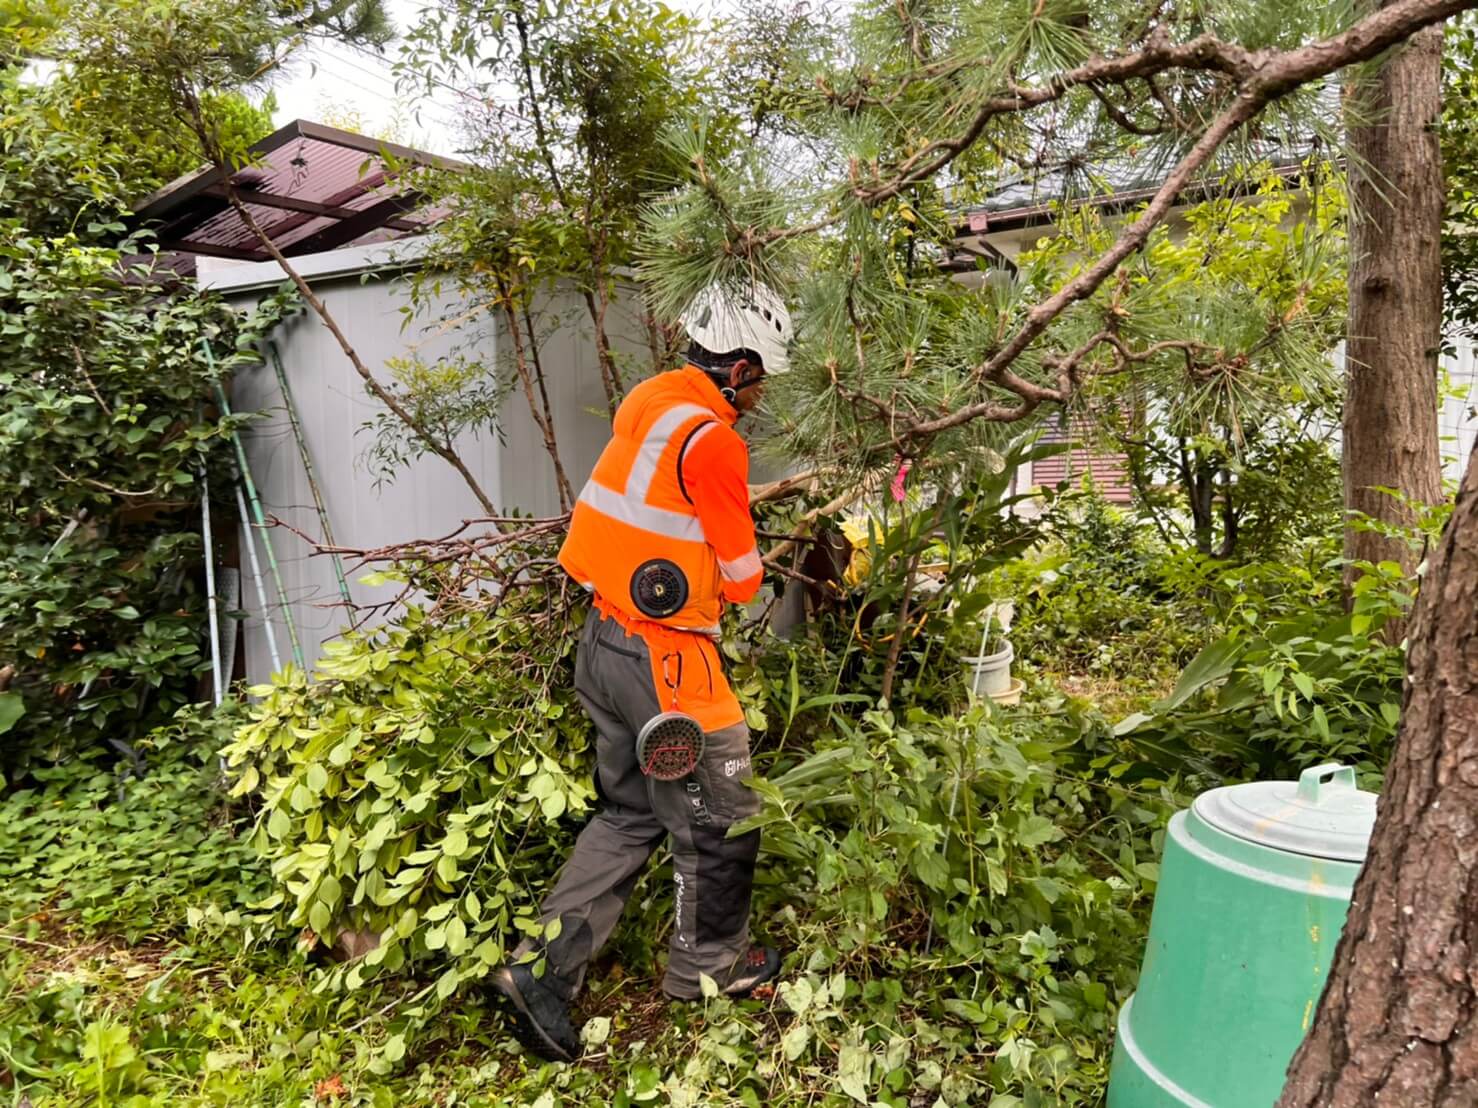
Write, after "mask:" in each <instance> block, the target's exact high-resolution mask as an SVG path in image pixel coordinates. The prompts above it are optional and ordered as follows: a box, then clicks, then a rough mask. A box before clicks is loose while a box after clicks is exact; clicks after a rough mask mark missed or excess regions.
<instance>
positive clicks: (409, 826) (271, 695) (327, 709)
mask: <svg viewBox="0 0 1478 1108" xmlns="http://www.w3.org/2000/svg"><path fill="white" fill-rule="evenodd" d="M564 614H565V613H563V612H556V611H555V610H554V609H553V596H552V595H551V594H546V593H545V592H544V591H543V590H540V589H532V590H529V591H528V592H525V593H520V594H519V595H518V596H517V597H516V598H515V599H511V600H509V601H506V602H505V604H504V605H503V607H502V608H500V609H499V610H498V612H497V613H496V614H491V615H490V614H485V613H471V614H464V615H458V616H453V617H450V618H441V619H432V618H430V617H429V616H428V615H427V614H426V613H425V612H424V611H422V610H420V609H417V608H411V609H409V610H408V611H407V612H406V613H405V614H404V615H403V616H402V617H401V618H400V619H399V620H398V621H397V622H396V624H395V625H393V626H391V627H388V628H385V629H382V630H379V631H376V632H373V633H371V634H365V635H355V636H351V637H349V638H348V639H347V640H346V641H345V642H343V643H339V644H334V645H331V646H330V647H329V648H328V651H329V657H328V659H327V660H326V661H324V662H322V663H320V665H319V674H320V676H321V678H322V680H321V681H319V682H318V683H316V684H310V683H309V682H308V681H307V679H306V678H305V677H304V675H303V674H302V673H301V672H297V671H291V670H290V671H288V672H286V673H284V674H281V675H279V676H278V677H277V678H275V679H274V684H273V685H272V686H271V688H270V689H263V690H260V691H262V692H263V693H265V698H264V699H263V700H262V701H261V703H260V704H258V705H257V706H256V707H254V708H253V710H252V719H251V721H250V722H249V723H248V724H246V726H244V727H243V728H242V729H241V730H240V732H239V733H238V734H237V736H236V739H235V741H234V742H233V743H231V744H230V745H229V746H228V747H226V749H225V752H224V753H225V756H226V758H227V761H228V765H229V767H230V770H231V772H232V773H233V775H234V777H235V787H234V789H233V792H234V794H235V795H238V796H240V795H250V796H255V797H258V798H259V799H260V803H261V810H260V815H259V819H258V826H257V829H256V831H255V833H254V836H253V842H254V843H255V844H256V846H257V847H258V849H259V850H261V851H262V853H263V854H264V855H265V856H266V857H267V858H268V859H270V861H271V867H272V874H273V877H274V878H275V879H276V882H277V885H278V891H277V892H275V893H274V894H273V895H272V896H271V897H270V898H269V899H268V900H267V901H265V902H264V903H263V905H262V906H261V907H263V908H264V909H268V910H271V911H272V912H273V919H274V920H275V921H276V922H277V923H279V924H281V925H284V926H292V927H309V928H311V929H312V930H313V931H314V932H315V933H317V934H318V935H320V936H322V937H323V938H324V939H326V940H331V939H333V938H334V937H335V936H337V935H338V934H339V933H340V932H343V931H357V932H370V933H373V934H375V935H379V936H381V939H382V941H381V944H380V945H379V946H378V947H377V948H376V949H375V950H374V951H373V952H372V953H370V954H369V955H368V956H367V957H366V958H365V959H364V960H363V962H362V963H355V964H354V966H353V967H351V968H350V969H349V970H348V971H347V972H348V983H349V984H350V985H351V986H353V985H357V984H359V983H360V982H361V981H362V980H363V979H364V978H365V976H366V975H367V974H368V973H371V972H372V969H373V967H376V966H383V967H384V968H385V969H387V970H392V971H393V970H396V969H399V968H400V967H401V966H403V965H404V964H405V963H406V962H408V961H410V960H416V959H431V960H446V961H448V962H449V963H450V965H449V966H448V968H447V969H446V971H445V973H444V974H443V976H442V977H441V978H440V983H439V989H438V992H439V993H440V995H442V996H446V995H449V994H450V992H451V991H452V990H453V989H455V988H456V986H457V984H458V983H459V982H460V981H461V980H463V979H465V978H468V977H476V976H480V975H481V974H483V973H485V972H486V971H487V969H488V968H490V967H491V966H494V965H496V964H498V963H499V962H501V961H502V960H503V957H504V953H505V949H506V948H507V947H508V946H511V945H512V943H511V942H510V941H509V940H510V937H511V936H512V935H513V934H514V933H516V932H517V931H520V930H521V931H524V932H534V931H536V930H537V929H538V924H537V922H536V921H535V919H534V916H535V908H536V906H537V902H538V899H539V895H540V893H541V891H542V890H543V888H544V886H545V883H546V882H547V881H548V880H549V879H550V878H552V877H553V875H554V873H555V871H556V870H557V868H558V866H559V864H560V863H561V862H562V861H563V858H564V855H565V853H566V851H567V849H568V847H569V844H570V841H571V830H572V827H573V824H574V822H575V819H574V817H576V816H578V815H579V814H580V813H582V812H584V811H586V809H587V808H588V807H589V805H590V802H591V801H592V799H593V798H594V790H593V788H592V784H591V776H590V775H591V770H592V762H593V758H592V751H593V743H592V741H591V735H590V731H589V724H588V722H587V720H586V718H585V715H584V713H583V712H582V711H581V709H580V707H579V705H578V703H577V702H576V698H575V694H574V689H573V685H574V672H573V669H574V667H573V664H572V658H573V652H574V645H575V639H576V636H575V634H574V633H573V632H572V629H571V627H570V625H569V624H568V623H567V622H566V620H565V619H564V618H562V617H563V616H564ZM546 616H547V617H548V618H547V622H546V619H545V618H544V617H546Z"/></svg>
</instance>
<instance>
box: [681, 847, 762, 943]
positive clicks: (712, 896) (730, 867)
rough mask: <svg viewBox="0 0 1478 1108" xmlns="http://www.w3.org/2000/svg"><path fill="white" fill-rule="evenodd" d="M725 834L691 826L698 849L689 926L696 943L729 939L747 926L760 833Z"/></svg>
mask: <svg viewBox="0 0 1478 1108" xmlns="http://www.w3.org/2000/svg"><path fill="white" fill-rule="evenodd" d="M727 835H728V830H727V829H726V828H723V827H695V828H693V845H694V846H695V847H696V848H697V852H698V866H697V874H696V877H697V884H698V887H697V889H696V890H695V900H696V911H695V913H694V915H695V919H694V920H693V928H694V931H695V932H696V937H697V940H698V942H699V944H700V945H701V944H704V943H710V942H722V941H723V940H725V939H729V938H732V937H733V936H735V935H736V934H738V933H739V932H740V931H741V930H744V929H746V928H747V927H748V925H749V898H750V895H751V894H752V893H753V892H754V865H755V860H756V859H757V858H758V857H759V852H760V833H759V832H758V831H750V832H748V833H747V834H743V835H738V836H735V837H734V838H732V839H731V838H728V837H727Z"/></svg>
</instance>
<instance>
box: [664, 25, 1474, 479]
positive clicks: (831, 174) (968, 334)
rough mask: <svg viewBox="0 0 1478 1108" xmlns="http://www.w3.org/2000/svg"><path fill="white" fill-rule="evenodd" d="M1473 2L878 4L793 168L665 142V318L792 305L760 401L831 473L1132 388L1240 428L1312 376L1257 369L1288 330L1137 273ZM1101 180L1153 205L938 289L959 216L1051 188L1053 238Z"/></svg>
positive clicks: (792, 440) (937, 460)
mask: <svg viewBox="0 0 1478 1108" xmlns="http://www.w3.org/2000/svg"><path fill="white" fill-rule="evenodd" d="M1472 2H1473V0H1401V2H1398V3H1395V4H1392V5H1389V6H1387V7H1385V8H1383V9H1382V10H1380V11H1378V12H1374V13H1372V14H1368V15H1365V16H1363V17H1358V16H1357V15H1356V13H1355V12H1354V11H1353V10H1352V9H1351V8H1350V7H1349V6H1347V5H1343V4H1340V5H1297V6H1292V7H1290V6H1288V5H1283V4H1275V3H1271V2H1268V0H1262V2H1256V3H1251V4H1248V3H1242V2H1236V0H1210V2H1205V0H1198V2H1195V3H1179V2H1161V3H1117V2H1108V3H1094V4H1092V5H1090V4H1088V3H1087V2H1086V0H1038V2H1036V3H1033V4H1031V5H1030V6H1029V7H1025V8H1024V7H1023V6H1021V5H1017V4H1014V3H1007V2H1005V0H886V2H883V0H875V2H873V3H868V4H864V5H862V6H861V7H860V8H859V10H858V11H857V12H856V14H855V15H854V16H853V17H852V19H853V23H852V25H851V27H850V34H849V36H848V41H849V43H850V50H849V52H848V54H847V56H845V57H844V58H843V59H842V64H827V63H826V62H825V61H824V60H823V61H822V62H821V63H819V64H817V65H816V66H814V67H813V69H812V71H811V72H809V73H805V77H806V79H807V81H808V82H809V83H808V85H807V86H805V87H804V88H802V87H800V86H798V87H797V89H796V90H795V95H794V97H793V99H792V102H791V104H790V108H789V112H790V114H789V116H788V118H789V119H791V120H792V121H800V122H801V123H802V124H803V126H802V128H801V130H802V131H803V133H804V134H805V136H806V143H805V149H807V150H809V151H811V152H812V153H811V155H810V157H809V159H808V160H803V161H800V162H794V161H793V162H792V163H791V164H790V165H779V166H777V165H776V164H775V163H776V161H777V159H776V158H775V156H774V153H773V149H768V150H767V149H755V150H751V151H750V152H749V156H748V157H747V158H737V159H730V160H728V161H726V162H725V163H724V164H715V163H714V161H713V159H712V158H711V157H709V156H708V155H707V154H706V153H705V147H704V140H703V134H702V131H701V129H699V130H693V129H687V130H683V131H681V132H679V133H676V134H674V135H672V136H671V142H672V145H673V148H674V150H675V152H676V153H677V154H678V155H679V156H680V158H681V159H682V161H683V162H684V164H686V166H687V167H688V181H687V183H686V187H685V188H683V189H681V190H680V191H678V192H676V193H675V194H674V195H672V196H670V197H669V198H667V199H665V200H663V201H661V202H659V203H657V204H654V205H653V207H652V209H651V211H650V212H649V217H648V222H647V235H646V240H645V252H644V258H643V263H642V273H643V276H644V277H645V278H646V280H647V281H648V283H649V285H650V287H651V288H652V289H653V290H654V295H655V298H656V301H657V304H658V307H659V310H661V311H664V312H666V313H668V314H669V315H673V314H675V313H676V312H677V311H678V310H679V309H680V308H681V306H682V305H683V304H684V303H686V301H687V300H688V299H689V298H690V297H691V296H692V295H693V294H694V293H695V292H696V290H697V289H698V288H700V287H701V286H702V285H703V284H705V283H707V282H709V281H713V280H721V281H729V282H736V283H742V282H744V281H747V280H752V279H762V280H765V281H767V282H770V283H775V284H779V285H780V286H782V287H783V288H785V289H787V290H788V291H789V292H790V294H791V296H792V298H793V299H794V300H795V301H796V303H797V304H798V306H799V309H800V310H799V316H800V320H801V325H800V335H799V339H798V345H797V349H796V351H795V355H794V358H793V365H794V367H795V372H793V373H792V374H791V376H790V377H789V378H787V379H786V380H785V381H784V382H783V383H782V386H781V387H780V388H778V389H776V390H774V393H773V395H772V400H771V403H772V407H773V410H774V414H775V419H776V423H777V426H778V429H779V431H778V437H777V442H776V445H777V446H778V447H779V448H780V449H781V450H783V451H784V452H785V453H787V454H789V455H790V456H792V457H801V458H810V459H815V460H817V461H819V462H821V463H822V464H824V465H827V466H830V467H833V468H835V469H837V470H839V471H841V472H842V473H843V474H855V473H856V472H857V471H858V470H859V469H870V468H873V467H875V466H877V465H879V464H886V463H887V461H888V459H890V458H894V457H898V458H905V459H910V460H913V461H916V462H919V463H921V464H922V465H924V466H926V467H932V468H935V469H942V470H949V469H955V468H960V467H968V466H974V465H978V464H980V463H981V460H982V459H983V458H988V457H989V452H991V451H993V450H996V449H998V448H999V446H1000V445H1001V443H1002V441H1003V439H1005V438H1007V437H1009V436H1010V435H1011V433H1012V425H1020V424H1022V423H1024V422H1025V421H1029V420H1031V419H1033V418H1036V417H1038V416H1039V415H1040V413H1041V412H1043V411H1044V410H1047V409H1050V408H1054V407H1056V406H1058V405H1063V404H1071V403H1074V402H1078V401H1081V399H1082V398H1083V397H1084V396H1085V395H1086V394H1088V393H1090V392H1093V391H1099V392H1101V391H1102V390H1103V389H1104V388H1106V387H1109V384H1108V383H1112V382H1114V381H1123V380H1127V379H1129V378H1131V377H1134V376H1136V375H1141V374H1153V375H1157V376H1158V377H1160V378H1161V379H1162V380H1163V381H1165V382H1167V383H1174V386H1175V388H1176V389H1177V390H1178V391H1179V392H1180V394H1181V395H1182V396H1183V398H1184V402H1185V404H1186V406H1187V407H1188V409H1201V410H1211V409H1215V412H1216V417H1217V419H1218V420H1220V421H1221V422H1223V423H1227V424H1235V423H1236V421H1237V420H1238V419H1239V418H1241V413H1242V412H1244V411H1246V412H1255V411H1256V410H1257V409H1258V408H1259V407H1264V408H1265V407H1267V406H1269V405H1274V404H1278V403H1281V402H1283V398H1284V397H1285V396H1286V394H1287V390H1288V389H1289V388H1290V387H1292V386H1294V385H1296V384H1297V383H1298V382H1297V379H1296V375H1297V374H1299V373H1305V372H1307V367H1308V365H1309V359H1308V357H1306V356H1303V355H1306V354H1307V352H1308V350H1307V347H1299V348H1298V349H1299V352H1300V356H1296V357H1287V358H1277V357H1272V358H1268V357H1258V356H1257V355H1258V354H1259V353H1260V352H1262V351H1264V350H1266V348H1267V347H1268V344H1269V343H1270V342H1272V343H1284V344H1289V345H1290V349H1292V348H1293V345H1294V344H1297V343H1299V342H1300V341H1302V339H1301V334H1300V331H1299V328H1297V327H1290V326H1284V325H1283V323H1282V322H1280V321H1279V320H1278V319H1277V318H1270V316H1269V313H1268V312H1267V310H1266V304H1265V303H1263V302H1261V301H1260V300H1259V298H1257V297H1237V296H1224V297H1220V298H1218V299H1217V300H1216V302H1214V303H1211V302H1205V301H1198V302H1196V303H1186V302H1185V300H1184V298H1181V299H1180V300H1179V301H1177V299H1176V297H1175V296H1173V295H1167V292H1166V289H1165V286H1164V285H1163V284H1162V283H1161V282H1158V281H1155V280H1136V279H1135V278H1134V277H1133V275H1132V274H1131V273H1130V271H1131V269H1132V270H1133V271H1135V272H1142V271H1143V262H1142V259H1141V258H1139V257H1137V256H1138V255H1140V254H1141V252H1142V251H1143V250H1144V248H1145V247H1146V245H1147V244H1149V243H1150V242H1151V236H1152V235H1153V234H1154V232H1155V230H1156V228H1158V227H1160V226H1161V225H1163V224H1164V222H1165V220H1166V217H1167V215H1168V213H1169V212H1170V210H1171V209H1172V207H1173V206H1174V205H1175V203H1176V201H1177V199H1178V198H1180V197H1182V195H1183V194H1185V193H1186V191H1187V190H1188V189H1192V188H1193V187H1195V186H1199V185H1206V184H1214V183H1216V182H1220V181H1222V180H1224V179H1225V178H1226V177H1227V175H1228V174H1229V173H1231V172H1232V171H1233V170H1234V169H1235V168H1236V167H1238V166H1246V165H1248V164H1249V163H1254V162H1260V161H1263V160H1265V159H1267V158H1270V157H1281V158H1287V157H1290V156H1292V155H1294V154H1297V153H1299V152H1307V151H1309V150H1313V149H1322V150H1326V151H1327V150H1330V149H1335V148H1337V147H1338V141H1337V140H1338V139H1339V137H1340V134H1341V127H1342V120H1341V118H1340V109H1339V96H1338V88H1337V86H1336V85H1335V84H1334V82H1335V81H1337V80H1338V79H1339V74H1340V71H1341V70H1342V69H1343V68H1344V67H1347V66H1349V65H1352V64H1354V63H1357V62H1361V61H1364V60H1368V59H1371V58H1373V57H1375V56H1376V55H1378V54H1379V53H1381V52H1382V51H1383V50H1385V49H1386V48H1388V47H1389V46H1391V45H1393V44H1395V43H1398V42H1401V41H1403V40H1404V39H1405V38H1406V37H1408V36H1409V35H1411V34H1412V33H1413V32H1415V31H1417V30H1419V29H1421V28H1422V27H1426V26H1431V25H1433V24H1434V23H1436V22H1439V21H1440V20H1442V19H1444V18H1446V17H1447V16H1449V15H1451V14H1453V13H1455V12H1457V11H1460V10H1463V9H1465V8H1467V7H1470V6H1472ZM799 68H801V69H802V70H803V69H804V67H799ZM1105 165H1107V166H1111V167H1125V168H1128V169H1132V171H1133V174H1134V176H1135V177H1136V178H1138V179H1140V180H1143V181H1145V182H1147V183H1149V184H1151V185H1154V186H1157V191H1156V192H1155V194H1154V196H1153V197H1152V199H1150V200H1149V201H1148V202H1147V203H1146V204H1145V205H1144V206H1143V207H1141V208H1139V209H1137V210H1134V211H1131V212H1130V213H1128V215H1127V216H1126V218H1125V220H1124V221H1123V222H1122V223H1121V224H1120V225H1118V226H1116V227H1114V228H1113V229H1112V230H1111V232H1109V233H1108V235H1107V237H1106V238H1105V239H1104V240H1103V241H1100V242H1097V243H1095V244H1094V250H1093V252H1090V253H1086V254H1083V255H1080V256H1079V257H1078V258H1077V259H1076V260H1075V261H1074V262H1073V264H1072V265H1070V266H1067V267H1065V268H1064V267H1061V266H1058V267H1042V266H1027V267H1024V268H1023V269H1022V271H1021V272H1020V273H1019V274H1018V275H1016V276H1014V277H1012V276H1008V275H1005V274H999V273H997V274H991V275H989V276H988V279H986V280H983V281H979V282H971V283H966V282H961V281H959V280H956V279H954V276H953V274H952V273H951V272H950V267H949V266H948V265H947V263H948V262H949V260H950V258H951V255H952V251H953V242H954V235H955V230H956V224H957V222H958V220H959V217H960V215H961V213H962V211H963V210H964V209H965V208H967V207H968V206H969V205H970V204H971V203H972V202H975V201H978V200H980V199H981V198H982V197H985V196H988V195H991V194H993V193H996V192H998V191H999V190H1001V189H1003V188H1005V187H1008V186H1017V187H1025V188H1030V187H1033V186H1040V185H1041V183H1042V182H1043V181H1044V180H1046V179H1047V178H1048V177H1049V176H1050V177H1051V179H1052V180H1053V181H1054V182H1056V183H1057V184H1056V185H1055V186H1054V187H1055V188H1056V190H1057V192H1058V193H1059V195H1062V196H1064V197H1065V203H1064V216H1063V217H1064V218H1070V217H1071V212H1072V210H1073V208H1074V206H1075V204H1074V202H1075V200H1078V199H1082V198H1085V197H1086V196H1089V195H1092V194H1093V193H1095V192H1097V193H1102V192H1103V191H1104V190H1105V189H1106V188H1107V187H1108V183H1107V182H1104V181H1102V180H1094V178H1093V176H1092V175H1091V174H1090V173H1088V172H1087V169H1086V167H1090V166H1105ZM1169 336H1178V337H1174V338H1171V337H1169ZM1304 337H1306V336H1304ZM983 452H984V453H983Z"/></svg>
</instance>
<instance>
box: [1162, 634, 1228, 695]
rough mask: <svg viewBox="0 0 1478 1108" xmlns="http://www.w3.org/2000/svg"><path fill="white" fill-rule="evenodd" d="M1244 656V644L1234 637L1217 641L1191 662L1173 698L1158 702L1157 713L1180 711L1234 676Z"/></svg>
mask: <svg viewBox="0 0 1478 1108" xmlns="http://www.w3.org/2000/svg"><path fill="white" fill-rule="evenodd" d="M1241 653H1242V646H1241V643H1239V642H1238V641H1237V640H1236V639H1234V638H1232V637H1230V636H1228V637H1226V638H1222V639H1217V640H1216V641H1215V642H1214V643H1212V644H1211V645H1210V646H1208V647H1206V648H1205V649H1204V650H1202V651H1201V653H1199V654H1197V655H1196V656H1195V657H1194V658H1192V659H1191V662H1190V665H1188V666H1186V667H1185V670H1184V671H1183V672H1182V673H1181V675H1180V680H1179V681H1177V682H1176V683H1175V688H1174V689H1173V690H1172V691H1171V693H1170V695H1169V696H1167V697H1166V698H1165V699H1164V700H1161V701H1158V702H1157V703H1156V704H1155V705H1154V710H1155V711H1156V712H1159V713H1163V712H1168V711H1170V710H1171V709H1172V708H1178V707H1180V706H1181V705H1182V704H1184V703H1185V702H1186V701H1187V700H1189V699H1190V698H1191V697H1193V696H1195V695H1196V693H1198V692H1200V691H1201V690H1202V689H1204V688H1206V687H1207V686H1208V685H1211V684H1214V683H1215V682H1217V681H1220V680H1221V679H1222V678H1224V677H1225V676H1226V675H1227V674H1229V673H1231V672H1232V667H1233V666H1234V665H1235V664H1236V661H1237V658H1238V657H1239V656H1240V655H1241Z"/></svg>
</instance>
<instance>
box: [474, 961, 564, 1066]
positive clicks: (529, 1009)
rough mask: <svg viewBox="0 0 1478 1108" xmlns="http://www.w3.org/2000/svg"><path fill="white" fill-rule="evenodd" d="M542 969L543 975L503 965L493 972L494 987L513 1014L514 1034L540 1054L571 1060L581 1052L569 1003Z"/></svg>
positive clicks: (524, 967)
mask: <svg viewBox="0 0 1478 1108" xmlns="http://www.w3.org/2000/svg"><path fill="white" fill-rule="evenodd" d="M551 978H553V974H552V973H551V972H549V971H547V970H546V971H545V974H544V979H542V980H541V979H540V978H537V977H535V976H534V973H533V970H531V969H530V968H529V967H528V966H519V965H515V966H503V967H501V968H499V969H497V970H495V971H494V972H493V988H495V989H497V990H498V992H500V993H502V994H503V997H504V999H505V1000H506V1001H507V1002H508V1006H509V1009H510V1014H511V1015H512V1016H513V1037H514V1038H515V1039H517V1040H518V1041H519V1042H520V1043H522V1044H523V1046H524V1048H525V1049H526V1050H531V1051H533V1052H534V1053H535V1054H537V1055H538V1056H539V1057H541V1058H547V1059H549V1061H551V1062H573V1061H574V1060H575V1059H576V1058H578V1057H579V1056H580V1036H579V1035H577V1034H576V1033H575V1026H574V1024H572V1023H570V1006H569V1003H568V1002H567V1001H566V1000H565V998H564V996H563V995H562V994H561V992H560V990H559V989H558V988H557V987H556V985H555V981H554V980H551Z"/></svg>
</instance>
